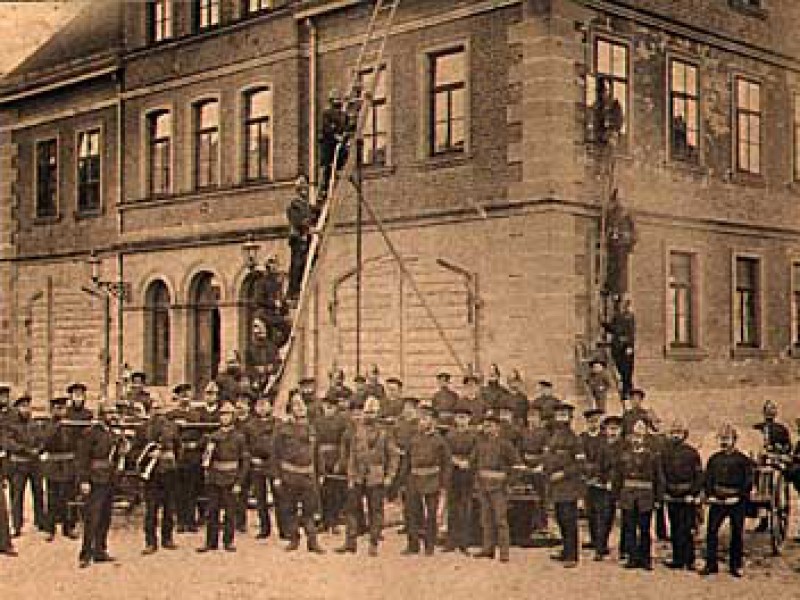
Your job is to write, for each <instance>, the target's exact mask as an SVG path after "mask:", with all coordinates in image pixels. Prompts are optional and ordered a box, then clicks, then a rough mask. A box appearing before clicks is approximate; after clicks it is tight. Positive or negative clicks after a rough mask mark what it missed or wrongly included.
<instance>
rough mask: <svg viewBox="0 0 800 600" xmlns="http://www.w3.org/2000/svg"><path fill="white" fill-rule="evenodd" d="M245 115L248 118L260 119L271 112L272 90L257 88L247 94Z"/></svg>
mask: <svg viewBox="0 0 800 600" xmlns="http://www.w3.org/2000/svg"><path fill="white" fill-rule="evenodd" d="M247 98H248V106H247V116H248V118H249V119H260V118H263V117H269V116H270V115H271V114H272V92H271V91H270V90H258V91H254V92H250V93H249V94H248V95H247Z"/></svg>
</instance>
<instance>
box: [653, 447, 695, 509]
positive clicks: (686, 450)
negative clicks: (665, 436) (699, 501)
mask: <svg viewBox="0 0 800 600" xmlns="http://www.w3.org/2000/svg"><path fill="white" fill-rule="evenodd" d="M661 464H662V465H663V467H664V482H665V493H666V499H667V500H672V499H679V498H683V497H686V496H697V495H698V494H699V493H700V491H701V490H702V489H703V461H702V459H701V458H700V454H699V453H698V452H697V450H695V449H694V448H692V447H691V446H690V445H689V444H687V443H686V442H676V441H672V440H670V441H669V442H668V443H667V444H665V445H664V448H663V451H662V453H661Z"/></svg>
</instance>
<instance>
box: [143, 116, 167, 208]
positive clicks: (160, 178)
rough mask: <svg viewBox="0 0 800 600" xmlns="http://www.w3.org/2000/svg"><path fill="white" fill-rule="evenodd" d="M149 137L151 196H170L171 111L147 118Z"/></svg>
mask: <svg viewBox="0 0 800 600" xmlns="http://www.w3.org/2000/svg"><path fill="white" fill-rule="evenodd" d="M147 135H148V144H147V145H148V179H149V184H148V188H149V192H150V195H151V196H159V195H163V194H168V193H169V192H170V188H171V185H172V174H171V168H170V167H171V161H172V115H171V114H170V112H169V111H166V110H163V111H158V112H154V113H151V114H149V115H148V116H147Z"/></svg>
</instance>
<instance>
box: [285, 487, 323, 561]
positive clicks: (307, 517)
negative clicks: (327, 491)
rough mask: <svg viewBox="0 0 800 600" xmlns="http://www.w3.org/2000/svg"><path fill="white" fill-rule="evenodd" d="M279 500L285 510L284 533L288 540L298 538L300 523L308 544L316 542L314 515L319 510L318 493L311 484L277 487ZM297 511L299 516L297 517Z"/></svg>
mask: <svg viewBox="0 0 800 600" xmlns="http://www.w3.org/2000/svg"><path fill="white" fill-rule="evenodd" d="M279 492H280V502H281V505H282V506H283V510H284V511H285V512H284V514H285V519H286V533H287V535H288V537H289V539H290V540H292V541H297V540H299V539H300V525H301V524H302V526H303V529H305V532H306V537H307V539H308V544H309V546H311V545H314V544H316V543H317V526H316V524H315V523H314V516H315V514H316V513H317V512H318V511H319V494H318V493H317V490H316V489H315V488H314V487H313V485H312V484H309V485H286V484H283V485H282V486H280V488H279ZM298 512H299V518H298Z"/></svg>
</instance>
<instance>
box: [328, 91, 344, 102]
mask: <svg viewBox="0 0 800 600" xmlns="http://www.w3.org/2000/svg"><path fill="white" fill-rule="evenodd" d="M328 100H329V101H330V102H333V103H341V102H342V92H340V91H339V90H338V89H337V88H331V90H330V91H329V92H328Z"/></svg>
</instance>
